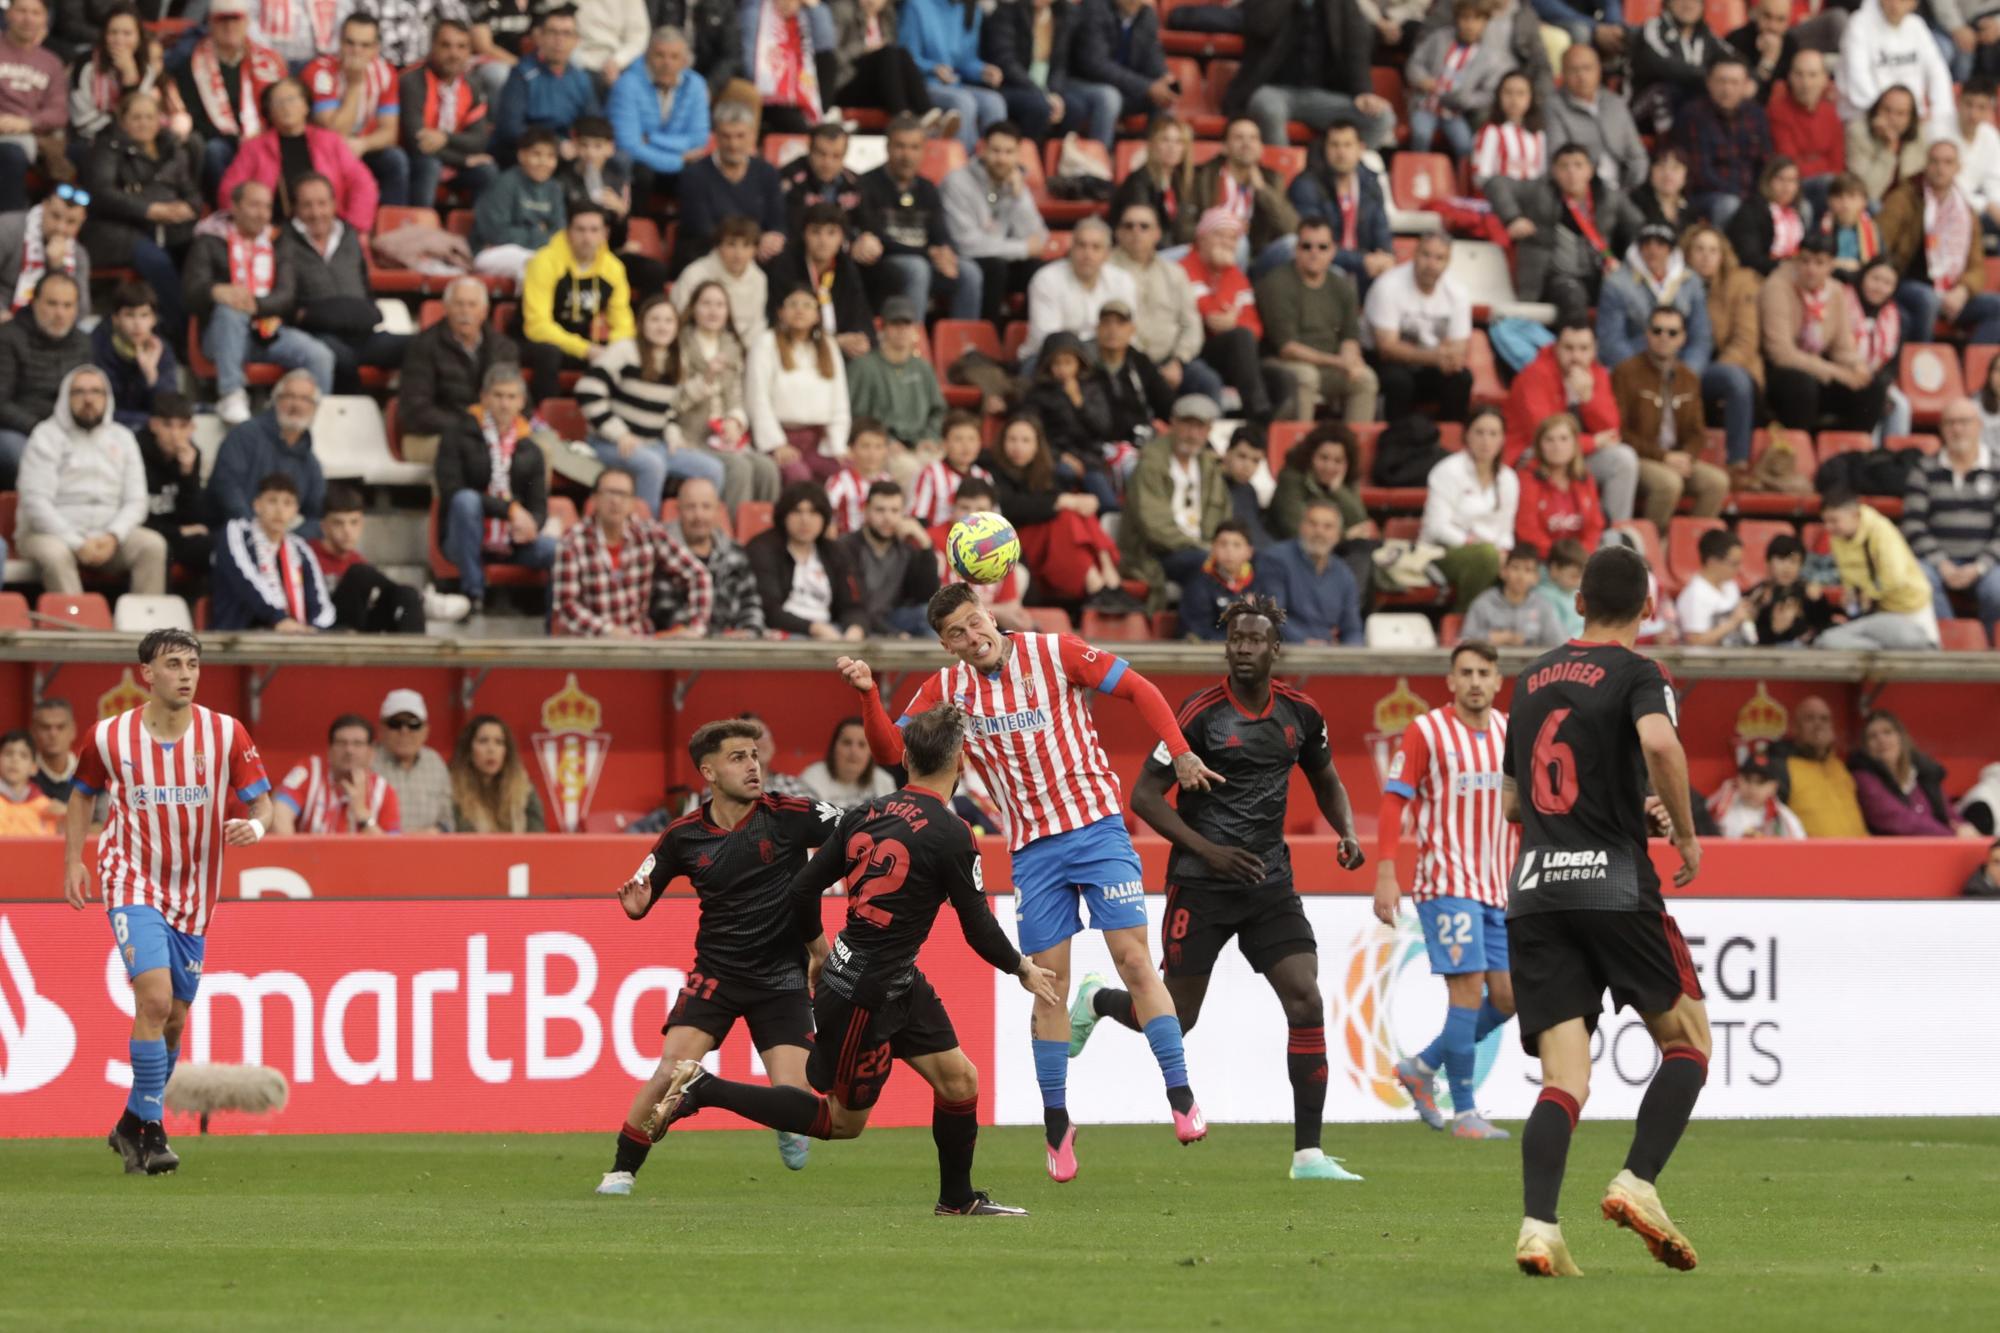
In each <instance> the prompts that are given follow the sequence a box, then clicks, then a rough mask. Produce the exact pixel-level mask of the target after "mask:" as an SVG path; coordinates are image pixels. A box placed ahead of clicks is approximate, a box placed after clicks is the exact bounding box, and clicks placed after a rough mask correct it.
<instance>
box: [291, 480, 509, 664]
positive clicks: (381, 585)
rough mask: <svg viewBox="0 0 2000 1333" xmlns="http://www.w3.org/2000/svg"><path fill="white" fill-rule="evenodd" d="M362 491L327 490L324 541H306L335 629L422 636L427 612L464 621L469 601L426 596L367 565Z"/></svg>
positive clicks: (455, 596)
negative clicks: (323, 578) (326, 594)
mask: <svg viewBox="0 0 2000 1333" xmlns="http://www.w3.org/2000/svg"><path fill="white" fill-rule="evenodd" d="M363 517H364V515H363V512H362V505H361V492H360V491H359V490H357V489H356V488H355V487H353V486H345V485H335V486H329V487H327V488H326V515H325V517H323V518H322V519H321V520H320V525H319V536H317V537H315V538H313V539H312V540H311V541H310V542H307V543H306V545H307V547H308V548H309V549H310V550H311V551H312V554H313V559H315V560H317V561H318V562H319V569H320V573H321V574H323V575H325V576H326V582H327V586H328V587H330V588H331V589H332V590H333V592H332V595H331V600H332V602H333V623H334V627H335V628H336V629H351V630H360V631H361V632H362V633H364V634H422V633H424V632H425V624H426V615H425V613H426V611H427V610H429V609H431V608H435V609H436V611H437V613H438V615H437V618H438V619H439V620H445V621H458V620H463V619H465V617H466V616H467V615H469V614H470V613H471V611H472V603H471V601H470V600H469V599H467V598H465V597H461V596H459V595H458V594H456V593H435V594H432V595H431V596H430V597H425V596H424V595H423V594H422V593H420V592H418V591H417V590H416V589H415V588H412V587H409V586H408V585H406V584H402V583H398V582H396V581H395V580H394V579H392V578H390V577H389V576H388V575H387V574H384V573H383V572H382V571H381V570H379V569H377V568H375V566H373V565H371V564H369V563H368V561H367V560H366V559H364V558H363V557H362V554H361V525H362V521H363Z"/></svg>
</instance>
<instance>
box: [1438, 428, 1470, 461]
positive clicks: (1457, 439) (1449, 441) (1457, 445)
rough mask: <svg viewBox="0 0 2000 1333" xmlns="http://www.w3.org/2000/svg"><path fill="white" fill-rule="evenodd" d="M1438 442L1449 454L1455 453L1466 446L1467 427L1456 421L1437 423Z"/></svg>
mask: <svg viewBox="0 0 2000 1333" xmlns="http://www.w3.org/2000/svg"><path fill="white" fill-rule="evenodd" d="M1437 428H1438V444H1439V446H1440V447H1442V448H1443V449H1444V451H1445V452H1446V453H1448V454H1455V453H1457V452H1458V451H1459V450H1461V449H1463V448H1465V427H1464V426H1463V425H1462V424H1460V423H1459V422H1456V421H1440V422H1438V423H1437Z"/></svg>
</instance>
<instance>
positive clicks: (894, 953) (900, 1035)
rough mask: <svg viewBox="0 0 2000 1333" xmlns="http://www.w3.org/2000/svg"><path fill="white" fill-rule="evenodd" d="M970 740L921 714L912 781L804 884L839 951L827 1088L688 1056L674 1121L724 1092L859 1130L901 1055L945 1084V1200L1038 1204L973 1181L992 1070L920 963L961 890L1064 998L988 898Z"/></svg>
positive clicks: (820, 940) (772, 1118) (1029, 972)
mask: <svg viewBox="0 0 2000 1333" xmlns="http://www.w3.org/2000/svg"><path fill="white" fill-rule="evenodd" d="M964 748H965V716H964V714H962V713H960V712H959V710H958V709H956V708H954V707H952V706H950V705H949V704H940V705H938V706H937V707H934V708H932V709H931V710H930V711H929V712H926V713H923V714H920V715H919V716H917V717H915V718H912V719H909V720H908V721H907V722H906V724H905V731H904V733H903V752H904V760H905V762H906V763H907V765H908V767H909V773H910V781H909V784H908V785H907V786H905V787H903V788H902V789H901V790H900V791H896V792H892V793H891V794H890V795H888V796H884V797H881V798H878V799H876V800H873V801H870V802H869V803H868V804H867V805H865V806H857V807H855V808H854V809H852V810H850V811H848V813H847V814H846V815H845V816H843V817H842V819H841V821H840V826H839V828H838V829H837V830H836V831H835V832H834V833H833V835H832V836H831V837H829V838H828V839H827V841H826V845H825V846H824V847H822V848H820V852H819V855H818V856H815V857H814V858H813V859H812V862H811V864H809V865H808V866H807V867H806V868H805V871H804V872H803V873H802V874H801V875H800V876H799V878H798V880H797V882H796V883H795V884H794V885H793V886H792V903H793V909H794V921H795V926H796V930H797V932H798V937H799V938H800V939H802V940H808V941H810V942H811V943H810V947H811V949H812V952H813V956H814V958H815V959H821V958H823V959H825V960H826V963H825V968H824V970H822V971H820V972H819V973H818V976H817V978H816V984H815V989H814V995H813V1014H814V1016H815V1017H816V1018H817V1019H818V1021H819V1028H820V1031H821V1032H823V1033H825V1034H826V1039H825V1040H824V1041H821V1042H819V1043H818V1044H817V1045H815V1046H814V1047H813V1053H812V1059H811V1061H810V1063H809V1064H808V1066H807V1073H808V1075H809V1076H810V1078H811V1080H812V1086H813V1087H815V1088H817V1089H819V1090H820V1091H821V1092H824V1093H826V1094H827V1095H826V1096H824V1097H817V1096H814V1095H813V1094H812V1093H810V1092H806V1091H804V1090H803V1089H800V1088H796V1087H785V1086H781V1085H777V1084H773V1085H772V1086H770V1087H764V1086H762V1085H759V1084H755V1083H731V1082H729V1081H728V1080H726V1079H720V1078H717V1077H715V1076H714V1075H713V1074H710V1073H709V1072H708V1071H707V1070H705V1069H703V1068H702V1067H701V1066H700V1065H699V1064H698V1063H696V1062H695V1061H692V1060H686V1061H683V1062H682V1063H681V1064H680V1066H679V1067H678V1068H677V1069H676V1070H675V1071H674V1077H673V1081H672V1082H671V1083H670V1084H669V1085H668V1086H667V1090H666V1095H665V1097H664V1098H663V1099H662V1101H661V1103H660V1107H659V1111H658V1115H659V1118H660V1120H661V1121H662V1123H671V1122H672V1121H674V1120H677V1119H679V1118H680V1117H682V1116H687V1115H693V1114H694V1113H695V1112H696V1111H698V1110H701V1109H702V1108H704V1107H709V1106H715V1107H720V1108H722V1109H723V1110H726V1111H734V1112H735V1113H736V1114H738V1115H740V1116H746V1117H748V1118H749V1119H751V1120H755V1121H757V1122H758V1123H759V1124H764V1125H770V1126H772V1127H774V1128H776V1129H779V1130H781V1131H790V1132H792V1133H795V1134H810V1135H811V1136H812V1137H814V1138H817V1139H851V1138H855V1137H857V1136H858V1135H859V1134H860V1133H861V1131H862V1130H863V1129H865V1128H866V1127H867V1125H868V1112H869V1109H870V1108H871V1107H873V1106H874V1105H875V1102H876V1100H877V1099H878V1098H879V1097H880V1096H881V1095H882V1087H883V1085H884V1084H886V1083H887V1082H888V1081H889V1071H890V1068H891V1065H892V1062H893V1061H895V1060H901V1061H902V1062H903V1063H905V1064H907V1065H909V1066H910V1068H912V1069H914V1070H916V1071H917V1073H919V1074H921V1075H922V1076H923V1079H924V1081H925V1082H926V1083H929V1084H930V1085H931V1090H932V1092H933V1094H934V1095H935V1098H936V1100H935V1101H934V1102H933V1104H932V1109H931V1138H932V1139H933V1140H934V1141H935V1142H936V1144H937V1154H938V1201H937V1212H938V1214H939V1215H940V1216H944V1215H954V1216H965V1217H1020V1216H1025V1215H1026V1213H1027V1210H1026V1209H1025V1208H1010V1207H1008V1206H1007V1205H1005V1204H998V1203H994V1202H993V1201H992V1200H991V1199H989V1198H988V1197H987V1196H986V1194H985V1193H984V1192H983V1191H981V1190H976V1189H974V1188H973V1187H972V1154H973V1148H974V1146H975V1144H976V1143H977V1141H978V1138H979V1071H978V1070H977V1069H976V1068H974V1067H973V1064H972V1061H970V1060H968V1059H967V1058H966V1056H965V1052H964V1051H963V1050H961V1049H959V1045H958V1034H957V1033H956V1032H954V1031H953V1030H952V1026H951V1015H950V1014H948V1013H946V1012H945V1008H944V1002H943V1001H942V1000H940V999H939V998H938V993H937V992H936V991H935V990H933V989H932V988H931V983H930V982H929V981H928V980H927V979H926V978H925V977H924V974H923V973H922V972H920V971H918V970H917V953H918V951H919V950H920V949H922V948H923V945H924V941H925V940H926V939H927V938H929V936H930V933H931V927H932V926H933V925H934V924H935V923H936V921H937V914H938V909H939V908H940V907H942V906H943V905H944V904H945V903H946V902H947V901H949V902H950V903H951V906H952V910H953V911H955V912H957V913H958V924H959V928H960V929H961V930H963V931H964V932H965V941H966V943H967V944H970V945H971V946H972V948H973V951H974V952H975V953H977V954H978V955H979V956H980V957H981V958H983V959H985V960H986V961H987V962H989V963H991V964H992V965H993V966H994V967H996V968H998V969H999V970H1000V971H1002V972H1009V973H1012V974H1013V975H1015V976H1017V977H1019V978H1020V979H1021V985H1022V986H1023V987H1024V988H1025V989H1026V990H1027V991H1028V992H1029V993H1030V994H1032V995H1034V996H1035V997H1036V999H1037V1000H1038V1001H1040V1002H1043V1003H1048V1004H1057V1005H1059V1004H1061V1003H1062V996H1061V993H1060V992H1058V991H1057V990H1056V985H1055V983H1056V978H1055V974H1054V973H1052V972H1049V971H1047V970H1045V969H1043V968H1040V967H1037V966H1036V965H1035V964H1034V962H1033V961H1031V960H1030V959H1027V958H1025V957H1023V956H1022V954H1021V952H1020V951H1019V950H1018V949H1016V948H1015V947H1014V946H1013V945H1012V944H1010V943H1008V941H1007V935H1006V932H1004V931H1003V930H1001V929H1000V924H999V923H998V922H997V921H995V920H994V919H993V913H992V911H991V909H989V908H988V907H987V905H986V895H985V888H984V885H983V883H982V881H981V877H980V873H979V848H978V845H977V844H976V843H975V842H974V841H973V838H972V831H971V830H970V829H969V828H967V827H966V824H965V821H964V820H962V819H960V818H959V817H958V816H957V815H956V814H954V813H952V809H951V805H950V801H951V794H952V790H953V788H954V787H956V786H957V785H958V769H959V756H960V754H961V752H962V751H963V750H964ZM843 880H844V881H846V885H847V925H846V928H845V929H843V930H842V931H841V932H840V938H839V940H838V941H836V942H835V944H834V946H833V951H832V954H831V956H829V955H828V953H827V946H826V933H825V931H824V930H823V929H822V927H821V925H820V895H821V894H823V893H824V892H825V891H826V890H827V889H829V888H831V887H833V885H835V884H838V883H840V882H842V881H843Z"/></svg>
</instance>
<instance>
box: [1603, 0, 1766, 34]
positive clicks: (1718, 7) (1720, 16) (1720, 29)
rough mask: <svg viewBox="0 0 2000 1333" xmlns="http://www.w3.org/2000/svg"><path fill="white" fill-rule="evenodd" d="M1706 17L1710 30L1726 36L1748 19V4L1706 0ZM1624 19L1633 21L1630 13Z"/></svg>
mask: <svg viewBox="0 0 2000 1333" xmlns="http://www.w3.org/2000/svg"><path fill="white" fill-rule="evenodd" d="M1707 18H1708V26H1709V29H1710V31H1712V32H1714V33H1716V34H1717V35H1719V36H1727V35H1728V34H1730V33H1732V32H1735V31H1736V30H1737V29H1738V28H1740V27H1742V26H1743V25H1744V24H1745V23H1748V22H1749V21H1750V6H1749V4H1748V2H1747V0H1708V6H1707ZM1625 21H1626V22H1627V23H1633V22H1635V20H1634V19H1633V18H1632V17H1631V15H1630V14H1627V15H1626V17H1625Z"/></svg>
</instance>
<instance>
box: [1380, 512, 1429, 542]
mask: <svg viewBox="0 0 2000 1333" xmlns="http://www.w3.org/2000/svg"><path fill="white" fill-rule="evenodd" d="M1422 531H1423V521H1422V520H1421V519H1415V518H1410V517H1408V516H1404V517H1402V518H1390V519H1384V520H1383V521H1382V540H1383V541H1385V542H1413V541H1415V540H1416V539H1417V537H1418V535H1419V534H1420V533H1421V532H1422Z"/></svg>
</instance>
